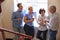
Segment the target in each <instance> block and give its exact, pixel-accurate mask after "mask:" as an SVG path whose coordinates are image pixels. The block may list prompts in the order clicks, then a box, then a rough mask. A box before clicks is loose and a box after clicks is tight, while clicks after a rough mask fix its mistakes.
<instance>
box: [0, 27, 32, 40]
mask: <svg viewBox="0 0 60 40" xmlns="http://www.w3.org/2000/svg"><path fill="white" fill-rule="evenodd" d="M0 31H1V33H2V36H3V38H4V39H3V40H5V34H4V31H5V32H9V33H13V34H16V35H19V36H23V38H30V39H32V36H29V35H26V34H22V33H18V32H15V31H12V30H8V29H5V28H2V27H0Z"/></svg>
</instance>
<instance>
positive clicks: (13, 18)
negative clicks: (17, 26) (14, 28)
mask: <svg viewBox="0 0 60 40" xmlns="http://www.w3.org/2000/svg"><path fill="white" fill-rule="evenodd" d="M12 21H17V19H16V13H15V12H13V14H12Z"/></svg>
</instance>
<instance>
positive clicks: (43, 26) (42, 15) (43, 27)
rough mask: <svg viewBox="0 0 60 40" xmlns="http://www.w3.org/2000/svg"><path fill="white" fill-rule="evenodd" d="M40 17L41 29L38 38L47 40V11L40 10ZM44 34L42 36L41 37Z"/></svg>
mask: <svg viewBox="0 0 60 40" xmlns="http://www.w3.org/2000/svg"><path fill="white" fill-rule="evenodd" d="M39 14H40V15H39V17H38V24H39V29H38V32H37V38H38V39H40V40H46V34H47V25H46V20H45V19H46V16H45V10H44V9H40V10H39ZM41 34H42V36H41Z"/></svg>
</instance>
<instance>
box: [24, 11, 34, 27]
mask: <svg viewBox="0 0 60 40" xmlns="http://www.w3.org/2000/svg"><path fill="white" fill-rule="evenodd" d="M25 16H26V17H27V20H31V19H32V17H33V16H34V12H33V14H32V16H31V15H30V13H27V14H26V15H25ZM25 24H27V25H29V26H34V25H33V22H27V23H25Z"/></svg>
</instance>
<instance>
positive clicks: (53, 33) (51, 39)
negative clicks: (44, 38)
mask: <svg viewBox="0 0 60 40" xmlns="http://www.w3.org/2000/svg"><path fill="white" fill-rule="evenodd" d="M56 34H57V31H52V30H49V40H56Z"/></svg>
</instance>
